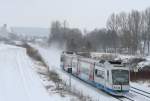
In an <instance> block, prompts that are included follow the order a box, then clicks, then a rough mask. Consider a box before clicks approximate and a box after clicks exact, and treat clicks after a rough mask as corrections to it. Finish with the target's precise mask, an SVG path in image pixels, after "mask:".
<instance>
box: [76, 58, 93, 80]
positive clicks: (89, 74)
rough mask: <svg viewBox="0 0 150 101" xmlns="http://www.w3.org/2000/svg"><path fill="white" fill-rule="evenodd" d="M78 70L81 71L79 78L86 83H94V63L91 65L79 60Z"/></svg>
mask: <svg viewBox="0 0 150 101" xmlns="http://www.w3.org/2000/svg"><path fill="white" fill-rule="evenodd" d="M78 70H79V75H78V77H80V78H81V79H83V80H85V81H91V82H92V81H93V79H94V74H93V70H94V64H93V63H90V62H87V61H84V60H79V66H78Z"/></svg>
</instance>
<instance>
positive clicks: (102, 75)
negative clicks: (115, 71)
mask: <svg viewBox="0 0 150 101" xmlns="http://www.w3.org/2000/svg"><path fill="white" fill-rule="evenodd" d="M95 75H96V76H97V77H100V78H102V79H104V71H101V70H97V69H96V70H95Z"/></svg>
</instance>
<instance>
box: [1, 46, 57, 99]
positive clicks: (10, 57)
mask: <svg viewBox="0 0 150 101" xmlns="http://www.w3.org/2000/svg"><path fill="white" fill-rule="evenodd" d="M29 60H30V59H29V58H28V57H27V56H26V50H25V49H23V48H18V47H13V46H5V45H0V101H54V100H53V99H52V98H50V96H49V95H48V93H47V91H46V89H45V88H44V87H43V85H42V84H41V82H40V80H39V77H38V76H37V74H36V73H35V72H34V71H33V70H32V62H31V61H29Z"/></svg>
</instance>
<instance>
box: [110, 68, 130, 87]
mask: <svg viewBox="0 0 150 101" xmlns="http://www.w3.org/2000/svg"><path fill="white" fill-rule="evenodd" d="M112 81H113V84H115V85H120V84H121V85H122V84H129V71H128V70H121V69H120V70H112Z"/></svg>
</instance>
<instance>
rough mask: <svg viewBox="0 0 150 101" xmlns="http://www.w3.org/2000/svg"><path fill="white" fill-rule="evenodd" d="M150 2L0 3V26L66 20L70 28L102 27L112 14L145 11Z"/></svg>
mask: <svg viewBox="0 0 150 101" xmlns="http://www.w3.org/2000/svg"><path fill="white" fill-rule="evenodd" d="M147 7H150V0H0V26H1V25H2V24H4V23H6V24H8V25H9V26H24V27H46V28H48V27H50V23H51V22H52V21H54V20H59V21H63V20H67V22H68V23H69V26H70V27H78V28H81V29H84V28H86V29H88V30H92V29H94V28H102V27H105V24H106V20H107V18H108V16H109V15H110V14H112V13H113V12H115V13H118V12H121V11H125V12H130V11H131V10H132V9H136V10H140V11H141V10H145V9H146V8H147Z"/></svg>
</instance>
